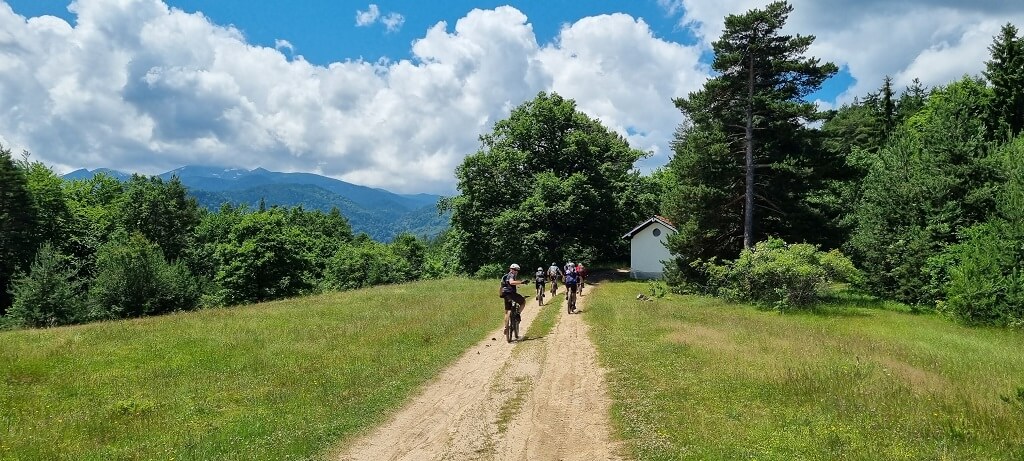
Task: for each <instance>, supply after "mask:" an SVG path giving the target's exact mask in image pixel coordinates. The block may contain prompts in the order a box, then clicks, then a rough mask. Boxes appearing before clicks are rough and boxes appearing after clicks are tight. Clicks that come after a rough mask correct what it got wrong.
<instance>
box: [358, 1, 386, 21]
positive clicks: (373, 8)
mask: <svg viewBox="0 0 1024 461" xmlns="http://www.w3.org/2000/svg"><path fill="white" fill-rule="evenodd" d="M378 18H380V8H378V7H377V5H374V4H373V3H371V4H370V7H369V8H367V9H366V11H362V10H356V26H359V27H365V26H371V25H373V23H375V22H377V19H378Z"/></svg>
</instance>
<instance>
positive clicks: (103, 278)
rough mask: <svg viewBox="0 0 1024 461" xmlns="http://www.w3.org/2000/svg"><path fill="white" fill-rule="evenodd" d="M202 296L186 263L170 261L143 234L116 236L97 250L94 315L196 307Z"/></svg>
mask: <svg viewBox="0 0 1024 461" xmlns="http://www.w3.org/2000/svg"><path fill="white" fill-rule="evenodd" d="M200 296H201V292H200V290H199V283H198V281H197V280H196V279H195V277H193V276H192V274H191V273H190V272H188V270H187V269H186V268H185V266H184V265H182V264H174V265H169V264H167V262H166V261H165V260H164V256H163V252H162V251H161V250H160V247H158V246H157V245H156V244H154V243H152V242H150V241H149V240H146V238H145V237H143V236H142V234H140V233H137V232H136V233H134V234H132V235H131V236H127V237H125V236H124V235H123V234H121V236H120V237H117V236H115V237H114V239H112V240H111V241H110V242H108V243H106V244H104V245H103V246H101V247H100V249H99V251H98V252H97V256H96V279H95V280H93V283H92V287H90V289H89V300H90V303H91V304H92V312H91V313H90V316H91V317H93V318H97V319H102V318H128V317H140V316H145V315H155V314H164V313H168V312H174V311H183V310H193V309H195V308H196V307H197V306H198V304H199V299H200Z"/></svg>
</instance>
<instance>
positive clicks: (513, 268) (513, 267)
mask: <svg viewBox="0 0 1024 461" xmlns="http://www.w3.org/2000/svg"><path fill="white" fill-rule="evenodd" d="M508 268H509V269H512V270H519V265H518V264H515V263H513V264H512V265H511V266H508Z"/></svg>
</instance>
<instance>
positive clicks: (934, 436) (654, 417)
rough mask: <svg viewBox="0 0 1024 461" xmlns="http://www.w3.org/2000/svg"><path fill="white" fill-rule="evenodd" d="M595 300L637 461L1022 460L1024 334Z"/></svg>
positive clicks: (604, 291)
mask: <svg viewBox="0 0 1024 461" xmlns="http://www.w3.org/2000/svg"><path fill="white" fill-rule="evenodd" d="M647 289H648V285H647V284H645V283H636V282H605V283H603V284H602V286H601V288H600V291H599V296H594V297H593V298H591V299H589V303H588V309H587V315H586V316H585V318H586V319H587V321H588V322H589V323H590V324H591V325H592V331H591V334H592V335H593V337H594V339H595V342H596V344H597V347H598V351H599V355H600V358H601V361H602V363H603V364H604V365H605V366H606V367H607V368H608V369H609V370H610V372H609V386H610V390H611V393H612V396H613V399H614V404H613V410H612V412H613V422H614V425H615V427H616V430H617V431H618V433H619V435H620V436H621V437H622V438H623V439H625V440H626V442H627V444H628V445H629V446H630V447H631V450H632V451H633V454H634V456H635V457H636V458H637V459H644V460H649V459H650V460H657V459H701V460H703V459H759V460H770V459H779V460H791V459H855V460H856V459H863V460H878V459H886V460H899V459H951V460H960V459H972V460H974V459H1000V460H1002V459H1006V460H1009V459H1024V353H1022V351H1024V333H1022V332H1020V331H1012V330H998V329H983V328H967V327H963V326H959V325H956V324H954V323H951V322H949V321H947V320H945V319H942V318H940V317H937V316H935V315H912V314H908V313H904V312H893V311H890V310H885V309H872V308H865V307H858V306H863V305H866V304H865V303H859V304H858V303H853V302H851V305H850V307H846V308H842V307H838V306H835V305H833V306H831V307H829V308H827V309H824V310H822V311H821V312H819V313H816V314H786V315H780V314H778V313H774V312H766V311H760V310H757V309H754V308H752V307H749V306H741V305H735V304H729V303H725V302H721V301H718V300H715V299H710V298H701V297H695V296H674V295H670V297H668V298H664V299H657V300H655V301H653V302H643V301H638V300H636V299H635V297H636V295H637V293H647Z"/></svg>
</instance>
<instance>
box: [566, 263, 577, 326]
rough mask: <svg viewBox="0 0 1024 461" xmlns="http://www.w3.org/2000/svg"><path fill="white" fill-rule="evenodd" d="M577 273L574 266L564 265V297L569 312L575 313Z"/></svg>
mask: <svg viewBox="0 0 1024 461" xmlns="http://www.w3.org/2000/svg"><path fill="white" fill-rule="evenodd" d="M579 277H580V276H579V274H578V273H576V268H575V267H571V266H569V265H568V264H566V265H565V299H566V301H568V305H569V313H570V314H574V313H576V293H577V291H576V285H577V284H578V283H579V280H580V278H579Z"/></svg>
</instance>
